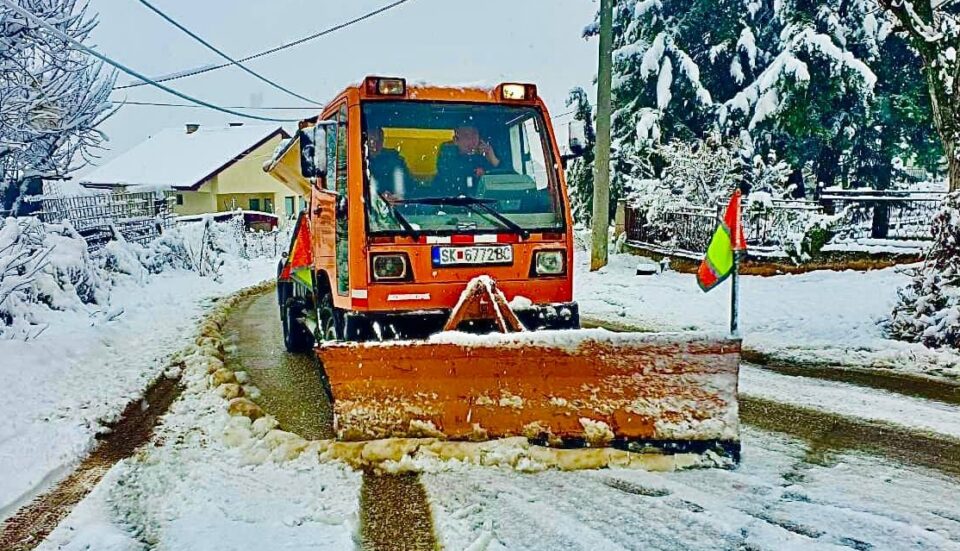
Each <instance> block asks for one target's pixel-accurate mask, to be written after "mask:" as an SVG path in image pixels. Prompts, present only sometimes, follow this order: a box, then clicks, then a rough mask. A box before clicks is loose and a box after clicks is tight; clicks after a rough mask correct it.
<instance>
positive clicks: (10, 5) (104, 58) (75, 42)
mask: <svg viewBox="0 0 960 551" xmlns="http://www.w3.org/2000/svg"><path fill="white" fill-rule="evenodd" d="M0 3H2V4H3V5H5V6H7V7H8V8H9V9H11V10H13V11H15V12H16V13H19V14H20V15H22V16H23V17H25V18H27V20H28V21H31V22H32V23H33V24H35V25H38V26H40V27H42V28H43V29H45V30H46V31H47V32H49V33H51V34H53V35H54V36H56V37H58V38H60V39H61V40H64V41H66V42H69V43H70V44H73V45H74V46H76V47H77V48H80V49H81V50H83V51H85V52H87V53H88V54H90V55H92V56H93V57H95V58H97V59H99V60H100V61H102V62H104V63H106V64H107V65H110V66H112V67H115V68H117V69H119V70H120V71H123V72H124V73H127V74H128V75H130V76H132V77H134V78H138V79H140V80H142V81H144V82H145V83H147V84H150V85H151V86H155V87H157V88H159V89H161V90H163V91H164V92H167V93H168V94H173V95H175V96H177V97H178V98H180V99H183V100H186V101H189V102H191V103H195V104H197V105H202V106H204V107H207V108H209V109H213V110H214V111H220V112H221V113H227V114H230V115H234V116H237V117H242V118H246V119H253V120H260V121H267V122H296V120H297V119H275V118H270V117H261V116H259V115H251V114H248V113H242V112H240V111H234V110H232V109H228V108H225V107H220V106H218V105H214V104H212V103H209V102H206V101H204V100H201V99H197V98H194V97H192V96H188V95H187V94H184V93H183V92H179V91H177V90H174V89H173V88H170V87H169V86H166V85H164V84H160V83H159V82H154V81H153V80H151V79H150V77H148V76H146V75H143V74H141V73H139V72H137V71H135V70H133V69H131V68H129V67H127V66H126V65H123V64H122V63H120V62H119V61H114V60H113V59H110V58H109V57H107V56H105V55H104V54H101V53H100V52H98V51H96V50H94V49H93V48H90V47H89V46H86V45H85V44H83V43H82V42H80V41H79V40H76V39H75V38H73V37H71V36H69V35H67V34H66V33H64V32H63V31H61V30H60V29H57V28H56V27H54V26H53V25H50V24H49V23H47V22H46V21H44V20H43V19H40V18H39V17H37V16H36V15H34V14H32V13H30V12H29V11H27V10H25V9H23V8H21V7H20V6H18V5H17V4H14V3H13V2H12V1H11V0H0Z"/></svg>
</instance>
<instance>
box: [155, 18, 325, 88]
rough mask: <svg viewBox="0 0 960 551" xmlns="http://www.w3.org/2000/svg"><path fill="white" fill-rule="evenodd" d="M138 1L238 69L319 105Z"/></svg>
mask: <svg viewBox="0 0 960 551" xmlns="http://www.w3.org/2000/svg"><path fill="white" fill-rule="evenodd" d="M140 3H141V4H143V5H144V6H146V7H147V8H149V9H150V10H151V11H153V12H154V13H156V14H157V15H159V16H160V17H162V18H163V19H164V20H165V21H167V22H168V23H170V24H171V25H173V26H174V27H176V28H178V29H180V30H181V31H183V32H184V33H186V34H187V35H188V36H190V37H191V38H193V39H194V40H196V41H197V42H199V43H201V44H203V45H204V46H206V47H207V48H209V49H210V50H212V51H214V52H216V53H217V55H219V56H220V57H222V58H224V59H226V60H227V61H229V62H230V64H231V65H236V66H237V67H239V68H240V69H243V70H244V71H245V72H247V73H249V74H250V75H252V76H254V77H256V78H258V79H260V80H261V81H263V82H265V83H267V84H269V85H270V86H272V87H274V88H276V89H277V90H280V91H283V92H286V93H288V94H290V95H291V96H293V97H295V98H297V99H302V100H303V101H306V102H309V103H314V104H318V105H320V102H318V101H316V100H312V99H310V98H307V97H304V96H301V95H300V94H298V93H296V92H293V91H291V90H289V89H287V88H284V87H283V86H280V85H279V84H277V83H276V82H273V81H272V80H270V79H268V78H267V77H265V76H263V75H261V74H260V73H257V72H255V71H253V70H251V69H248V68H247V67H246V66H244V65H242V64H241V63H240V62H239V61H236V60H234V59H233V58H232V57H230V56H228V55H227V54H225V53H223V52H222V51H220V50H219V49H217V48H216V47H215V46H214V45H213V44H210V43H209V42H207V41H206V40H204V39H203V38H200V37H199V36H197V35H196V34H195V33H193V32H191V31H190V30H189V29H187V28H186V27H184V26H183V25H181V24H180V23H178V22H176V21H174V20H173V18H171V17H170V16H168V15H167V14H165V13H163V12H162V11H160V9H159V8H157V7H156V6H154V5H153V4H151V3H150V2H147V0H140Z"/></svg>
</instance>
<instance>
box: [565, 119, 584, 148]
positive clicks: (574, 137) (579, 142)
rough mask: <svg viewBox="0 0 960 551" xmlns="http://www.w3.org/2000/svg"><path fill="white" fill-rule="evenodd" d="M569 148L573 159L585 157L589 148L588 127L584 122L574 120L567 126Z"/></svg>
mask: <svg viewBox="0 0 960 551" xmlns="http://www.w3.org/2000/svg"><path fill="white" fill-rule="evenodd" d="M567 147H568V148H569V149H570V153H571V154H572V156H573V157H579V156H581V155H583V152H584V150H586V148H587V127H586V125H585V124H584V123H583V121H578V120H572V121H570V123H569V124H568V125H567Z"/></svg>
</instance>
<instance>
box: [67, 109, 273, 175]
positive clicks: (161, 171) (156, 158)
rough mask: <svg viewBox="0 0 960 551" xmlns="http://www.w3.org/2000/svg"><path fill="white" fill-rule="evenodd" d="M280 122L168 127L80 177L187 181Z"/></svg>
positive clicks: (256, 140)
mask: <svg viewBox="0 0 960 551" xmlns="http://www.w3.org/2000/svg"><path fill="white" fill-rule="evenodd" d="M280 130H281V127H280V126H279V125H246V124H245V125H242V126H227V127H223V126H218V127H210V128H206V127H203V126H201V127H200V128H199V129H198V130H196V131H195V132H193V133H190V134H188V133H187V131H186V129H185V128H184V127H179V128H167V129H164V130H161V131H160V132H158V133H156V134H154V135H153V136H151V137H150V138H147V139H146V140H145V141H143V142H142V143H140V144H139V145H137V146H135V147H134V148H133V149H130V150H129V151H127V152H126V153H123V154H122V155H120V156H119V157H117V158H116V159H114V160H112V161H110V162H108V163H107V164H105V165H103V166H101V167H99V168H97V169H96V170H94V171H92V172H90V173H89V174H87V175H85V176H83V177H81V178H80V179H79V181H80V183H81V184H124V185H132V186H143V185H148V186H161V187H190V186H193V185H195V184H197V183H198V182H200V181H202V180H203V179H205V178H207V177H208V176H210V175H212V174H213V173H215V172H216V171H218V170H219V169H220V168H222V167H223V166H224V165H226V164H228V163H230V162H231V161H232V160H234V159H235V158H236V157H237V156H239V155H240V154H242V153H243V152H244V151H247V150H248V149H250V148H251V147H253V146H255V145H257V144H258V143H259V142H261V141H262V140H264V139H266V138H267V137H269V136H270V135H272V134H273V133H274V132H277V131H280Z"/></svg>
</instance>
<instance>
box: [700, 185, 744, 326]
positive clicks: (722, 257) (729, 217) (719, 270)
mask: <svg viewBox="0 0 960 551" xmlns="http://www.w3.org/2000/svg"><path fill="white" fill-rule="evenodd" d="M740 214H741V213H740V190H739V189H737V190H735V191H734V192H733V195H732V196H731V197H730V203H729V204H728V205H727V210H726V211H725V212H724V214H723V220H721V221H720V225H719V226H718V227H717V230H716V231H715V232H714V233H713V238H712V239H711V240H710V245H709V246H708V247H707V253H706V254H705V255H704V257H703V261H702V262H701V263H700V268H699V269H698V270H697V284H698V285H700V288H701V289H703V291H704V292H707V291H710V290H711V289H713V288H714V287H716V286H717V285H720V283H722V282H723V280H725V279H727V277H730V276H731V275H732V276H733V289H731V307H730V332H731V333H733V334H737V331H738V327H737V325H738V323H737V295H738V287H739V286H738V281H737V269H738V266H737V264H738V260H739V256H740V253H741V252H742V251H745V250H747V242H746V239H745V238H744V236H743V222H742V220H741V216H740Z"/></svg>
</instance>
